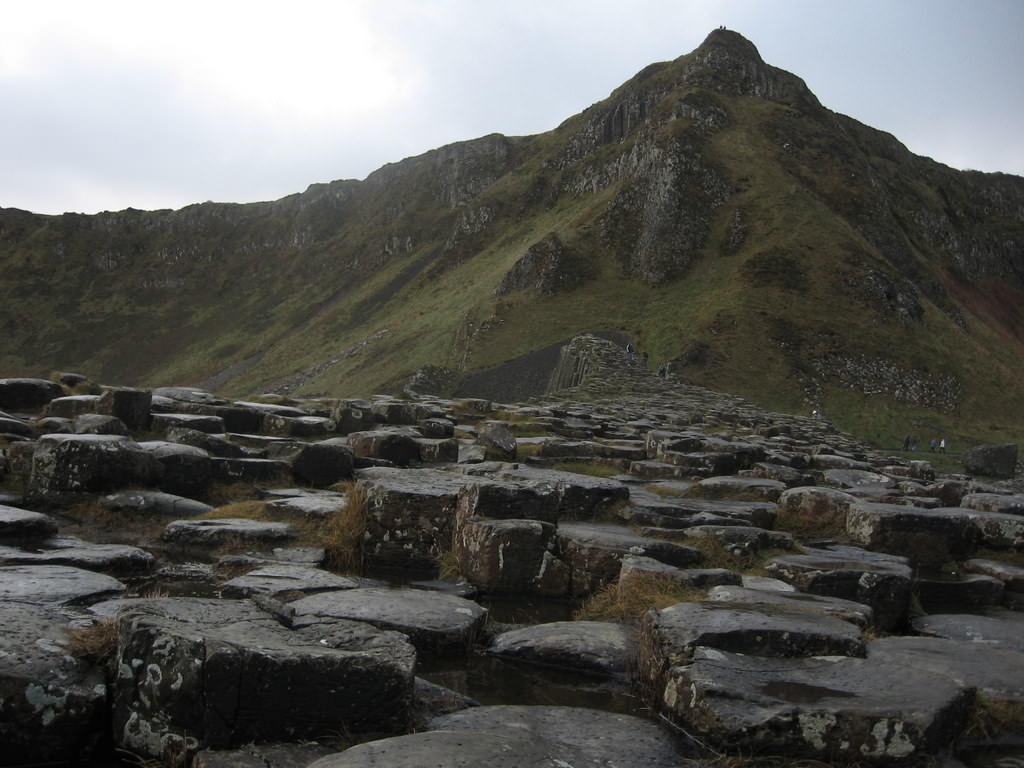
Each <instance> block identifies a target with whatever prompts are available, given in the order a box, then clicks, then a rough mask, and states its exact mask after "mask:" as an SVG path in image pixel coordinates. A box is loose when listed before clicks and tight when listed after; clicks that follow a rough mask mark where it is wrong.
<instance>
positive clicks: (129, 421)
mask: <svg viewBox="0 0 1024 768" xmlns="http://www.w3.org/2000/svg"><path fill="white" fill-rule="evenodd" d="M152 405H153V394H152V393H151V392H149V391H147V390H144V389H133V388H131V387H107V388H106V389H105V390H104V392H103V394H102V395H100V399H99V402H98V403H97V404H96V413H105V414H109V415H111V416H114V417H116V418H118V419H120V420H121V421H122V422H123V423H124V425H125V426H126V427H128V429H130V430H133V431H137V432H144V431H146V430H148V429H149V428H150V421H151V419H152V417H151V415H150V411H151V409H152Z"/></svg>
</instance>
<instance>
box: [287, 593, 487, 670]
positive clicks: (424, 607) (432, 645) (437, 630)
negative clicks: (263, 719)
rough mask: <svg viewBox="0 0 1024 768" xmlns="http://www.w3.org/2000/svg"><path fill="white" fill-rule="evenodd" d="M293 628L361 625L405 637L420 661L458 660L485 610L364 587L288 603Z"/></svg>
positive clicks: (447, 598) (457, 600) (433, 596)
mask: <svg viewBox="0 0 1024 768" xmlns="http://www.w3.org/2000/svg"><path fill="white" fill-rule="evenodd" d="M290 605H291V608H292V609H293V610H294V611H295V620H294V625H295V627H297V628H298V627H303V626H307V625H310V624H315V623H316V622H318V621H321V620H322V619H325V618H335V619H348V620H353V621H365V622H368V623H370V624H373V625H374V626H376V627H380V628H382V629H394V630H398V631H399V632H402V633H403V634H405V635H406V636H408V638H409V640H410V641H411V642H412V644H413V645H415V646H416V650H417V651H418V652H419V653H420V654H421V655H424V656H433V657H444V656H463V655H465V654H466V653H467V652H468V651H469V648H470V646H471V645H472V644H473V642H474V641H475V640H476V638H477V637H478V636H479V635H480V633H481V631H482V630H483V626H484V622H485V621H486V619H487V609H485V608H482V607H480V606H479V605H477V604H476V603H474V602H472V601H470V600H465V599H463V598H461V597H456V596H454V595H447V594H443V593H441V592H425V591H423V590H418V589H387V588H377V587H370V588H366V589H349V590H345V591H335V592H322V593H320V594H317V595H311V596H309V597H304V598H302V599H301V600H296V601H295V602H293V603H291V604H290Z"/></svg>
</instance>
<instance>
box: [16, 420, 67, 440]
mask: <svg viewBox="0 0 1024 768" xmlns="http://www.w3.org/2000/svg"><path fill="white" fill-rule="evenodd" d="M31 431H32V432H33V433H34V434H36V435H73V434H74V433H75V423H74V422H73V421H72V420H71V419H60V418H57V417H56V416H44V417H43V418H41V419H38V420H36V421H34V422H32V424H31ZM18 436H19V437H20V435H18Z"/></svg>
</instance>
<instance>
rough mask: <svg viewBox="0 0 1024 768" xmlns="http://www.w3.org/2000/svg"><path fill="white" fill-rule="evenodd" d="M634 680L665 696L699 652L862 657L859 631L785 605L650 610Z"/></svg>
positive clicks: (724, 604) (643, 627) (714, 604)
mask: <svg viewBox="0 0 1024 768" xmlns="http://www.w3.org/2000/svg"><path fill="white" fill-rule="evenodd" d="M639 644H640V651H639V661H638V664H637V672H636V677H637V681H638V684H639V685H640V687H641V688H648V687H649V688H650V690H653V691H660V690H663V688H664V686H665V684H666V680H667V678H666V675H667V674H668V673H669V670H670V669H671V668H672V667H674V666H676V665H679V664H685V663H688V662H689V660H691V659H692V658H693V655H694V652H695V650H696V649H697V648H699V647H707V648H717V649H719V650H722V651H730V652H732V653H742V654H750V655H755V656H780V657H786V658H798V657H806V656H863V655H864V654H865V652H866V651H865V645H864V639H863V637H862V636H861V630H860V628H859V627H857V626H855V625H853V624H851V623H849V622H846V621H843V620H842V619H838V618H835V617H833V616H828V615H825V614H824V613H814V612H812V611H810V610H808V609H807V608H806V607H804V606H795V605H793V604H791V603H784V602H781V601H779V602H775V603H770V602H767V601H765V602H756V603H753V602H752V603H737V602H710V601H704V602H693V603H677V604H676V605H673V606H670V607H668V608H665V609H662V610H656V609H652V610H650V611H648V612H647V614H646V615H645V616H644V617H643V619H642V621H641V622H640V640H639Z"/></svg>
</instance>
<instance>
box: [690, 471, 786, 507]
mask: <svg viewBox="0 0 1024 768" xmlns="http://www.w3.org/2000/svg"><path fill="white" fill-rule="evenodd" d="M785 490H786V484H785V483H783V482H780V481H779V480H768V479H763V478H759V477H735V476H734V477H708V478H705V479H704V480H701V481H700V482H699V483H697V492H698V493H699V494H700V495H701V496H703V497H705V498H708V499H737V498H739V499H743V498H746V499H751V498H753V499H763V500H765V501H777V500H778V498H779V496H781V495H782V492H783V491H785Z"/></svg>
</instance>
